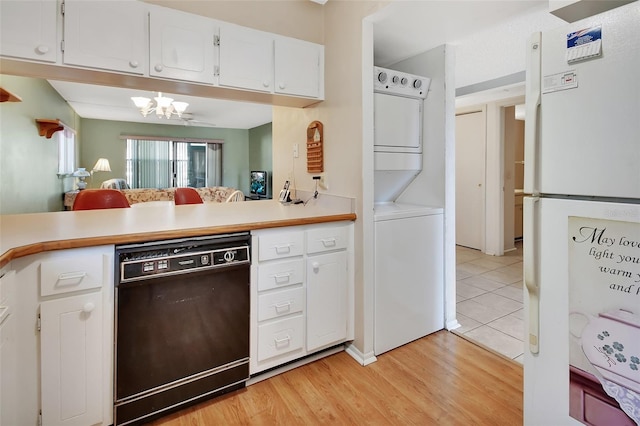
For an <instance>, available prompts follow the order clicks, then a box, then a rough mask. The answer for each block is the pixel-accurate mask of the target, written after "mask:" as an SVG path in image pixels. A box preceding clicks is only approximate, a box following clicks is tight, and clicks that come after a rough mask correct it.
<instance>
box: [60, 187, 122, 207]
mask: <svg viewBox="0 0 640 426" xmlns="http://www.w3.org/2000/svg"><path fill="white" fill-rule="evenodd" d="M125 207H130V206H129V201H127V197H125V196H124V194H123V193H122V192H120V191H118V190H117V189H83V190H82V191H80V192H78V195H76V199H75V200H74V201H73V207H72V210H95V209H117V208H125Z"/></svg>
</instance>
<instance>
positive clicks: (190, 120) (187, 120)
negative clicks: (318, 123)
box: [176, 113, 217, 127]
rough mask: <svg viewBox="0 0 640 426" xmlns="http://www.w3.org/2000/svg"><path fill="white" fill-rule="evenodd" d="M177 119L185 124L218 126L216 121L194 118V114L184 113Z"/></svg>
mask: <svg viewBox="0 0 640 426" xmlns="http://www.w3.org/2000/svg"><path fill="white" fill-rule="evenodd" d="M176 120H180V121H182V124H183V125H185V126H195V127H217V126H216V124H215V123H210V122H208V121H201V120H198V119H196V118H194V115H193V114H189V113H183V114H182V117H179V118H176Z"/></svg>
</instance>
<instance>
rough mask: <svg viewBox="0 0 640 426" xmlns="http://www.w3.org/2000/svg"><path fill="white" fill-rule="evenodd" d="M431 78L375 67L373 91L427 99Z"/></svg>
mask: <svg viewBox="0 0 640 426" xmlns="http://www.w3.org/2000/svg"><path fill="white" fill-rule="evenodd" d="M430 84H431V79H430V78H428V77H421V76H418V75H413V74H408V73H405V72H401V71H395V70H390V69H387V68H381V67H373V91H374V92H376V93H387V94H390V95H396V96H406V97H410V98H418V99H425V98H426V97H427V93H429V85H430Z"/></svg>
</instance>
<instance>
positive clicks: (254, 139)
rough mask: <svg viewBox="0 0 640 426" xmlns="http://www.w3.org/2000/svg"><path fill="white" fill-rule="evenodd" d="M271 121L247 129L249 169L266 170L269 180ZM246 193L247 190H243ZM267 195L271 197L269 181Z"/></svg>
mask: <svg viewBox="0 0 640 426" xmlns="http://www.w3.org/2000/svg"><path fill="white" fill-rule="evenodd" d="M271 128H272V125H271V123H267V124H263V125H262V126H258V127H254V128H253V129H250V130H249V170H250V171H251V170H266V171H267V172H269V180H271V175H272V173H273V160H272V158H273V155H272V152H273V150H272V140H273V139H272V137H271ZM245 193H246V194H248V193H249V192H248V191H245ZM267 197H269V198H271V197H272V184H271V182H269V186H268V191H267Z"/></svg>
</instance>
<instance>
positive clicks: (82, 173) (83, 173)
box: [71, 167, 91, 178]
mask: <svg viewBox="0 0 640 426" xmlns="http://www.w3.org/2000/svg"><path fill="white" fill-rule="evenodd" d="M71 176H73V177H79V178H86V177H89V176H91V174H90V173H89V172H88V171H87V169H85V168H84V167H80V168H79V169H78V170H76V171H75V172H73V174H71Z"/></svg>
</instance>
